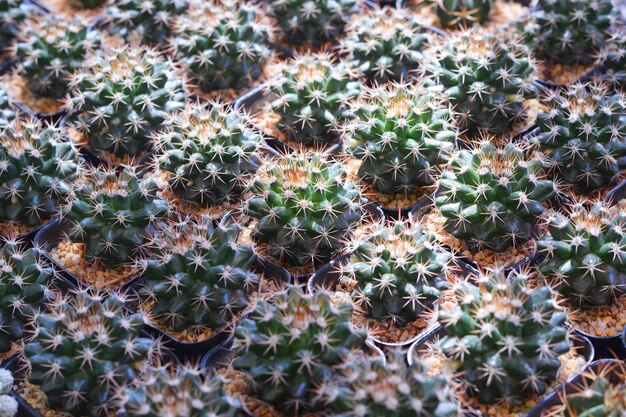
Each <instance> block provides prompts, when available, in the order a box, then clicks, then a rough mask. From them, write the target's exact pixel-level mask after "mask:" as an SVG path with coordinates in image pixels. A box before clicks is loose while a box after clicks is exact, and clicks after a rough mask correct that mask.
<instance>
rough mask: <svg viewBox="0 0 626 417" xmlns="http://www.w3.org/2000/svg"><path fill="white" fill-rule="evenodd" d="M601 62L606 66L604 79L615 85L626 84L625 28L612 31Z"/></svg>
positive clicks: (621, 85) (601, 56)
mask: <svg viewBox="0 0 626 417" xmlns="http://www.w3.org/2000/svg"><path fill="white" fill-rule="evenodd" d="M599 63H600V64H602V65H604V66H605V68H606V70H605V74H604V75H603V78H604V79H606V80H608V82H610V83H611V84H612V85H613V86H615V87H623V86H626V69H625V68H626V30H625V29H624V28H618V29H616V30H614V31H612V32H611V36H610V38H609V39H608V40H607V44H606V47H605V48H604V49H603V50H602V52H601V54H600V57H599Z"/></svg>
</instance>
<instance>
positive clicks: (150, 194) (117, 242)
mask: <svg viewBox="0 0 626 417" xmlns="http://www.w3.org/2000/svg"><path fill="white" fill-rule="evenodd" d="M158 192H159V190H158V188H157V184H156V182H155V181H154V180H152V179H149V178H145V179H140V178H139V177H138V176H137V174H136V173H135V172H134V171H133V170H131V169H130V168H127V169H126V170H124V171H118V170H116V169H115V167H113V168H93V169H91V170H89V171H87V172H85V173H84V176H83V179H82V180H81V181H77V183H76V185H75V187H74V192H73V196H72V198H71V199H70V200H69V202H68V204H67V205H65V206H64V207H63V209H62V215H63V217H64V218H65V219H67V220H68V221H69V222H70V227H69V231H68V237H69V238H70V240H71V241H72V242H75V243H84V244H85V255H86V257H87V260H89V261H97V262H100V263H102V264H103V265H105V266H107V267H109V268H115V267H118V266H121V265H125V264H129V263H133V262H135V261H136V260H137V257H138V256H139V255H140V254H141V253H142V251H143V249H144V247H145V245H146V243H147V242H148V241H149V240H150V239H151V238H152V237H153V236H154V234H155V233H156V232H157V231H158V230H159V229H160V227H161V226H162V222H163V221H164V220H165V218H166V216H167V214H168V210H169V206H168V203H167V201H166V200H163V199H162V198H161V197H159V193H158Z"/></svg>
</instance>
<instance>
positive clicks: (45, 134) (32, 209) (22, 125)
mask: <svg viewBox="0 0 626 417" xmlns="http://www.w3.org/2000/svg"><path fill="white" fill-rule="evenodd" d="M77 155H78V152H77V150H76V147H75V146H74V144H73V143H72V142H70V141H68V140H67V139H66V138H65V137H64V136H63V135H62V133H61V131H60V130H59V128H58V127H55V126H53V125H49V124H46V123H45V122H41V121H38V120H36V119H32V118H27V119H15V120H13V121H11V122H10V123H8V124H7V125H5V126H2V128H0V183H1V184H2V185H0V201H1V202H2V205H1V206H0V222H17V223H20V224H22V225H26V226H39V225H40V224H41V223H42V222H43V221H45V220H48V219H49V218H51V217H52V216H54V215H55V214H56V213H57V211H58V208H59V205H61V204H63V203H65V202H66V201H67V199H68V198H69V195H70V192H71V187H72V183H73V182H74V181H75V180H77V179H78V178H79V176H80V175H81V171H82V169H81V164H80V162H79V161H78V156H77Z"/></svg>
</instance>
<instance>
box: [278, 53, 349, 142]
mask: <svg viewBox="0 0 626 417" xmlns="http://www.w3.org/2000/svg"><path fill="white" fill-rule="evenodd" d="M360 87H361V83H360V82H359V81H357V74H356V73H355V71H354V70H353V68H351V67H350V66H349V65H347V64H345V63H343V62H341V61H335V60H334V59H333V58H332V57H331V56H330V55H328V54H326V53H320V54H314V55H302V56H299V57H296V58H294V59H293V60H291V61H289V63H288V66H287V67H286V68H284V69H283V71H282V75H281V76H279V77H276V78H274V79H272V80H271V81H270V84H269V90H270V93H271V94H272V96H273V101H272V103H271V107H272V110H273V111H274V112H275V113H277V114H278V115H279V116H280V120H279V122H278V128H279V129H280V130H281V131H283V132H285V133H286V134H287V138H288V139H289V140H292V141H295V142H296V143H303V144H305V145H316V146H317V145H323V144H328V143H332V142H335V141H336V140H337V139H338V137H339V132H338V130H337V129H338V127H339V125H340V124H341V123H342V122H344V121H345V120H346V119H347V117H348V116H349V115H348V101H349V100H351V99H354V98H356V97H357V96H358V95H359V92H360Z"/></svg>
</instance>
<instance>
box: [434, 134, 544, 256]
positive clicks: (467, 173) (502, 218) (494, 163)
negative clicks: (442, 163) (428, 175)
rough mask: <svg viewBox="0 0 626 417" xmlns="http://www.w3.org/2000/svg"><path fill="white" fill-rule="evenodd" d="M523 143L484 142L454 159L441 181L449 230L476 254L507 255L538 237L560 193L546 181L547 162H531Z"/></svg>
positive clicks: (442, 207)
mask: <svg viewBox="0 0 626 417" xmlns="http://www.w3.org/2000/svg"><path fill="white" fill-rule="evenodd" d="M524 152H525V146H524V145H523V144H521V143H517V142H505V143H502V144H493V143H491V142H489V141H486V140H485V141H482V142H480V143H478V144H477V145H476V146H475V148H474V149H473V150H465V149H464V150H461V151H459V152H457V153H456V154H455V155H453V156H452V158H451V159H450V161H449V163H448V166H447V167H446V169H445V171H444V172H443V173H442V175H441V178H440V179H439V182H438V184H439V191H440V192H441V195H440V196H438V197H437V198H436V199H435V204H436V206H437V208H439V211H440V212H441V214H442V215H443V216H444V217H445V219H446V221H445V226H444V227H445V230H446V231H447V232H448V233H450V234H452V235H453V236H454V237H456V238H458V239H462V240H464V241H465V242H466V243H467V244H468V246H469V249H470V250H471V251H472V252H478V251H481V250H483V249H489V250H491V251H494V252H504V251H506V250H508V249H509V248H511V247H516V246H519V245H520V244H522V243H524V242H526V241H528V240H529V239H532V238H533V237H534V235H535V231H536V226H537V225H538V223H539V222H540V220H541V216H542V215H543V213H544V212H545V210H546V209H545V208H544V206H543V205H542V204H543V203H545V202H546V201H548V200H549V199H550V198H552V197H553V196H555V195H556V185H555V184H554V183H553V182H552V181H550V180H547V179H542V177H541V164H542V163H541V160H540V159H538V158H528V159H527V158H526V157H525V156H524Z"/></svg>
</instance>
